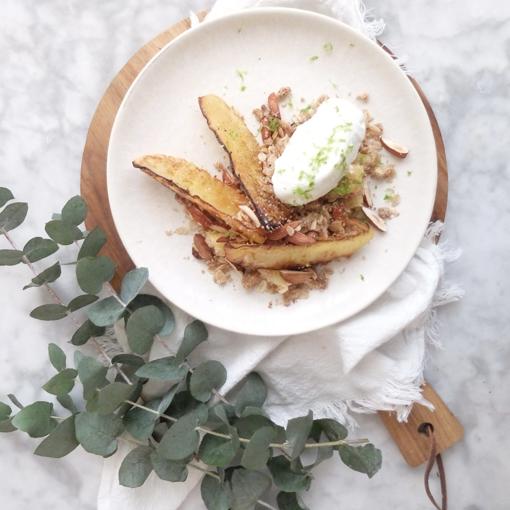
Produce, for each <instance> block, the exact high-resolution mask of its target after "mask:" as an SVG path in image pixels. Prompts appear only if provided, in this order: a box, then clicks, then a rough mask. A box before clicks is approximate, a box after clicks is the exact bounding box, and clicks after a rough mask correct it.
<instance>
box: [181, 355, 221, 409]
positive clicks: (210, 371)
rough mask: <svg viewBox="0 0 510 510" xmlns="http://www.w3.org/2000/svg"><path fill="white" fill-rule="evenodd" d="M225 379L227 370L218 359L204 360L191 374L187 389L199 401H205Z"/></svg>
mask: <svg viewBox="0 0 510 510" xmlns="http://www.w3.org/2000/svg"><path fill="white" fill-rule="evenodd" d="M226 380H227V371H226V369H225V367H224V366H223V365H222V364H221V363H220V362H219V361H214V360H210V361H206V362H204V363H202V364H201V365H199V366H198V367H197V368H195V370H194V371H193V373H192V374H191V379H190V382H189V390H190V392H191V394H192V395H193V397H194V398H196V399H197V400H199V401H200V402H207V401H208V400H209V399H210V398H211V393H212V391H213V390H215V389H216V390H217V389H218V388H221V387H222V386H223V385H224V384H225V381H226Z"/></svg>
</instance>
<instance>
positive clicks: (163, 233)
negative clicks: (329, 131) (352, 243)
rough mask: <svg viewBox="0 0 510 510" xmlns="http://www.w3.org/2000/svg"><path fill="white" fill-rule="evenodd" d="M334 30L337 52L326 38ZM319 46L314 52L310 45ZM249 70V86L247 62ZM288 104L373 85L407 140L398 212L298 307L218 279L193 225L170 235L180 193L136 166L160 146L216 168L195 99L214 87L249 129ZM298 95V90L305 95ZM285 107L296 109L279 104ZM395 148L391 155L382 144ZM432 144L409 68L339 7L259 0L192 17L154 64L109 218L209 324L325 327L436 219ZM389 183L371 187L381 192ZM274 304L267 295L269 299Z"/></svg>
mask: <svg viewBox="0 0 510 510" xmlns="http://www.w3.org/2000/svg"><path fill="white" fill-rule="evenodd" d="M327 43H331V45H332V47H333V51H332V52H327V51H325V49H324V44H327ZM314 56H318V57H319V58H318V59H311V57H314ZM238 71H242V74H244V73H245V78H244V85H245V87H246V88H245V90H242V89H244V87H242V84H243V83H242V80H241V78H240V76H239V72H238ZM284 85H288V86H290V87H292V89H293V93H294V100H293V102H294V108H295V110H296V111H297V110H299V109H300V108H303V106H305V105H306V104H307V103H308V101H311V100H313V99H315V98H317V97H318V96H320V95H321V94H329V95H335V94H338V95H340V96H342V97H352V99H353V101H355V97H356V96H357V95H358V94H360V93H363V92H367V93H368V94H369V95H370V101H369V103H368V108H369V109H370V111H371V113H372V114H373V115H374V116H375V118H376V119H377V120H378V121H380V122H382V123H383V124H384V127H385V132H386V134H387V136H388V137H389V138H391V139H393V140H395V141H398V142H399V143H401V144H403V145H405V146H407V147H408V148H409V149H410V154H409V156H408V157H407V159H405V160H402V161H400V160H399V161H395V162H396V164H397V178H396V179H395V181H394V183H393V187H394V188H395V189H396V190H397V191H398V193H400V195H401V198H402V202H401V205H400V206H399V211H400V216H399V217H398V218H396V219H394V220H392V221H391V222H390V223H389V231H388V233H386V234H377V235H376V236H375V238H374V239H373V240H372V241H371V242H370V243H369V245H368V246H367V247H365V248H364V249H363V250H362V251H361V252H359V253H358V254H356V255H355V256H353V257H352V258H350V259H349V260H343V261H337V262H334V263H332V264H331V267H332V268H333V269H334V275H333V277H332V278H331V281H330V284H329V287H328V288H327V289H326V290H325V291H314V292H311V293H310V297H309V298H308V299H306V300H301V301H298V302H297V303H295V304H293V305H292V306H289V307H285V306H283V305H281V304H278V298H275V296H271V295H269V294H263V293H257V292H247V291H246V290H244V289H243V288H242V286H241V284H240V282H239V280H236V281H235V282H234V283H230V284H227V285H226V286H224V287H220V286H218V285H216V284H215V283H214V282H213V280H212V277H211V274H210V273H209V272H208V271H207V270H205V266H204V265H203V264H202V263H200V262H199V261H197V260H195V259H194V258H193V257H192V256H191V242H192V236H191V234H190V235H178V234H173V235H168V232H169V231H173V230H175V229H178V228H179V227H182V226H183V225H187V224H188V220H187V218H186V216H185V214H184V212H183V210H182V208H181V206H180V205H179V204H178V203H177V202H176V201H175V199H174V196H173V193H172V192H171V191H170V190H168V189H166V188H164V187H163V186H161V185H160V184H158V183H156V182H155V181H153V180H152V179H151V178H149V177H148V176H146V175H144V174H143V173H141V172H140V171H139V170H135V169H133V168H132V166H131V161H132V160H133V159H134V158H135V157H137V156H140V155H143V154H149V153H163V154H171V155H174V156H179V157H183V158H186V159H189V160H191V161H193V162H194V163H196V164H197V165H199V166H201V167H203V168H207V169H212V168H213V165H214V163H215V162H216V161H219V160H225V161H226V157H225V154H224V152H223V150H222V149H221V147H220V145H219V144H218V142H217V141H216V139H215V137H214V135H213V134H212V133H211V132H210V131H209V129H208V128H207V124H206V122H205V120H204V118H203V117H202V115H201V113H200V110H199V108H198V103H197V98H198V97H199V96H201V95H204V94H211V93H213V94H218V95H221V96H223V97H224V98H225V100H226V101H227V102H228V103H230V104H232V105H234V107H235V108H236V109H237V110H238V111H240V112H241V113H242V114H243V115H244V116H245V118H246V119H247V121H248V124H249V126H250V127H251V128H252V130H253V131H255V130H256V122H255V120H254V119H253V116H252V115H251V111H252V109H253V108H254V107H256V106H259V105H260V104H262V103H263V102H264V101H265V98H266V97H267V95H268V94H269V93H270V92H272V91H274V90H276V89H278V88H280V87H282V86H284ZM301 98H304V102H302V101H301ZM283 111H284V115H285V114H286V115H289V114H290V111H289V109H284V110H283ZM388 159H389V160H391V159H392V157H391V156H389V155H388ZM436 173H437V167H436V149H435V144H434V138H433V134H432V130H431V127H430V124H429V120H428V117H427V114H426V112H425V109H424V107H423V104H422V102H421V100H420V98H419V96H418V95H417V93H416V91H415V90H414V88H413V87H412V86H411V84H410V82H409V80H408V79H407V78H406V76H405V75H404V73H403V72H402V71H401V70H400V69H399V68H398V66H397V65H396V64H395V63H394V62H393V61H392V59H391V58H390V57H389V56H388V55H387V54H386V53H385V52H384V51H383V50H381V49H380V48H378V47H377V45H375V44H374V43H372V42H370V41H368V40H366V39H365V38H363V37H362V36H360V35H359V34H358V33H357V32H355V31H353V30H352V29H351V28H349V27H348V26H346V25H344V24H342V23H340V22H337V21H335V20H333V19H330V18H327V17H324V16H320V15H316V14H313V13H309V12H305V11H297V10H290V9H259V10H251V11H245V12H242V13H239V14H235V15H231V16H227V17H225V18H222V19H219V20H216V21H211V22H208V23H204V24H202V25H200V27H198V28H196V29H193V30H190V31H188V32H186V33H184V34H183V35H181V36H180V37H178V38H177V39H175V40H173V41H172V42H171V43H170V44H169V45H168V46H166V47H165V48H163V49H162V50H161V52H160V53H159V54H158V55H157V56H156V57H155V58H154V59H153V60H152V61H151V62H150V63H149V64H148V65H147V66H146V68H145V69H144V71H143V72H142V73H141V74H140V76H139V77H138V78H137V80H136V81H135V82H134V83H133V85H132V87H131V89H130V91H129V93H128V94H127V96H126V98H125V99H124V102H123V103H122V106H121V108H120V110H119V112H118V114H117V118H116V120H115V124H114V127H113V130H112V135H111V139H110V146H109V152H108V193H109V198H110V205H111V210H112V214H113V218H114V221H115V225H116V227H117V230H118V232H119V234H120V237H121V239H122V242H123V243H124V246H125V247H126V249H127V251H128V253H129V255H130V256H131V258H132V259H133V261H134V262H135V264H136V265H137V266H139V267H140V266H144V267H147V268H149V272H150V279H151V282H152V284H153V285H154V286H155V287H156V288H157V289H158V290H159V291H160V292H161V293H162V294H163V295H164V296H166V297H167V298H168V299H169V300H170V301H171V302H172V303H174V304H175V305H177V306H179V307H180V308H182V309H183V310H185V311H186V312H188V313H190V314H191V315H193V316H195V317H197V318H199V319H201V320H203V321H205V322H207V323H209V324H212V325H215V326H219V327H221V328H224V329H227V330H231V331H236V332H239V333H248V334H253V335H266V336H269V335H289V334H296V333H303V332H306V331H311V330H315V329H318V328H322V327H324V326H328V325H330V324H333V323H335V322H338V321H341V320H344V319H346V318H348V317H351V316H352V315H354V314H356V313H357V312H359V311H360V310H362V309H364V308H365V307H367V306H368V305H370V304H371V303H372V302H373V301H374V300H376V299H377V298H378V297H379V296H380V295H381V294H382V293H383V292H384V291H385V290H386V289H387V288H388V287H389V286H390V285H391V283H392V282H393V281H394V280H395V279H396V278H397V277H398V276H399V274H400V273H401V272H402V271H403V270H404V269H405V267H406V265H407V264H408V262H409V260H410V259H411V257H412V256H413V254H414V253H415V251H416V249H417V247H418V245H419V242H420V240H421V238H422V236H423V234H424V231H425V229H426V226H427V223H428V221H429V218H430V215H431V211H432V207H433V202H434V196H435V190H436ZM387 187H388V186H387V185H385V184H382V185H380V186H379V189H378V190H377V195H378V196H379V201H380V202H381V203H382V195H383V194H384V190H385V189H386V188H387ZM270 301H272V302H273V305H272V307H271V308H269V302H270Z"/></svg>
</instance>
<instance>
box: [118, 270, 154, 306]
mask: <svg viewBox="0 0 510 510" xmlns="http://www.w3.org/2000/svg"><path fill="white" fill-rule="evenodd" d="M148 279H149V271H148V270H147V268H145V267H140V268H137V269H133V270H132V271H129V272H128V273H126V275H125V276H124V278H123V279H122V285H121V288H120V299H121V301H122V302H123V303H125V304H126V305H127V304H128V303H130V302H131V301H132V300H133V299H134V298H135V297H136V296H137V295H138V293H139V292H140V291H141V290H142V288H143V286H144V285H145V284H146V283H147V280H148Z"/></svg>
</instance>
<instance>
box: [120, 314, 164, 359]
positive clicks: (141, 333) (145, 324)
mask: <svg viewBox="0 0 510 510" xmlns="http://www.w3.org/2000/svg"><path fill="white" fill-rule="evenodd" d="M164 323H165V318H164V317H163V314H162V313H161V311H160V310H159V308H157V307H156V306H153V305H149V306H144V307H142V308H138V309H137V310H135V311H134V312H133V313H132V314H131V316H130V317H129V319H128V322H127V326H126V334H127V337H128V343H129V347H131V350H132V351H133V352H135V353H136V354H145V353H146V352H148V351H149V349H150V348H151V346H152V343H153V341H154V335H156V334H158V333H159V332H160V331H161V328H162V327H163V325H164Z"/></svg>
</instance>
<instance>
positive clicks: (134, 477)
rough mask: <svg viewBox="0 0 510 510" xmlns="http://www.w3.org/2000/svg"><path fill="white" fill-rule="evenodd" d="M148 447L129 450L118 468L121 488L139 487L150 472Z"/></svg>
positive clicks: (150, 463)
mask: <svg viewBox="0 0 510 510" xmlns="http://www.w3.org/2000/svg"><path fill="white" fill-rule="evenodd" d="M152 452H153V449H152V448H151V447H150V446H139V447H138V448H135V449H134V450H131V451H130V452H129V453H128V454H127V455H126V456H125V457H124V460H123V461H122V464H121V465H120V468H119V483H120V485H122V486H123V487H132V488H134V487H141V486H142V485H143V484H144V483H145V480H147V478H148V477H149V475H150V474H151V471H152V462H151V454H152Z"/></svg>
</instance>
